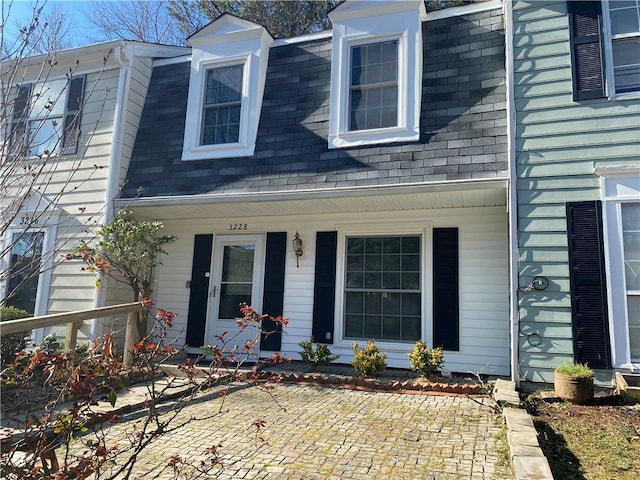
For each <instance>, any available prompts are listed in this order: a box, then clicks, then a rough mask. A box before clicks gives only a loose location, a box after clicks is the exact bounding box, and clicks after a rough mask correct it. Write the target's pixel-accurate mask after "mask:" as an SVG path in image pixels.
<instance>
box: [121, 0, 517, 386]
mask: <svg viewBox="0 0 640 480" xmlns="http://www.w3.org/2000/svg"><path fill="white" fill-rule="evenodd" d="M330 17H331V20H332V22H333V29H332V31H331V32H322V33H319V34H314V35H309V36H304V37H298V38H294V39H285V40H275V41H274V40H273V39H272V38H271V37H270V35H269V33H268V32H267V31H266V30H265V29H264V28H263V27H261V26H260V25H256V24H253V23H250V22H246V21H244V20H241V19H239V18H236V17H233V16H231V15H225V16H223V17H221V18H219V19H217V20H216V21H214V22H213V23H211V24H210V25H208V26H207V27H205V28H204V29H203V30H201V31H199V32H197V33H196V34H194V35H193V36H192V37H191V38H190V39H189V42H190V44H191V46H192V52H191V55H190V56H189V57H187V56H185V57H184V58H182V59H179V58H176V59H172V60H160V61H156V62H155V63H154V67H153V73H152V76H151V83H150V86H149V91H148V94H147V98H146V103H145V106H144V109H143V112H142V117H141V121H140V126H139V129H138V134H137V137H136V143H135V146H134V149H133V154H132V158H131V162H130V165H129V170H128V175H127V184H126V186H125V188H124V190H123V195H122V197H121V199H120V200H119V201H118V203H119V204H120V205H125V204H126V205H127V207H128V208H130V209H132V210H133V211H134V212H135V213H136V214H137V215H139V216H140V217H141V218H149V219H159V220H161V221H163V223H164V225H165V229H164V232H166V233H168V234H173V235H176V236H177V237H178V240H177V242H176V243H175V244H172V245H170V246H169V247H168V249H167V251H168V256H167V257H166V258H165V259H164V260H163V265H162V266H160V267H159V269H158V274H157V283H156V287H155V294H156V296H157V299H158V303H159V304H161V306H162V307H163V308H165V309H169V310H172V311H174V312H176V313H178V315H179V316H178V317H177V318H176V320H175V321H174V327H173V329H174V333H175V335H176V336H177V337H178V338H179V343H180V342H184V343H185V344H186V345H188V348H189V350H190V351H191V352H193V353H196V352H199V351H200V347H201V346H203V345H207V344H214V343H215V341H216V336H218V335H220V334H221V333H222V332H224V331H227V330H229V329H232V328H233V327H234V326H235V322H234V318H235V317H237V316H238V315H239V311H238V304H239V303H240V302H247V303H249V304H251V305H252V306H253V307H254V308H255V309H257V310H258V311H262V312H265V313H269V314H271V315H283V316H285V317H288V318H289V319H290V320H289V325H288V326H287V328H286V331H285V332H284V333H283V334H278V335H270V336H269V337H267V338H264V339H262V341H261V342H260V345H259V349H260V355H261V356H263V357H268V356H270V355H271V354H272V353H273V352H276V351H277V352H281V353H283V354H285V355H286V356H288V357H290V358H292V359H297V358H299V356H298V351H299V350H300V347H299V346H298V343H299V342H300V341H303V340H309V339H310V338H313V339H314V340H315V341H318V342H323V343H328V344H330V347H331V350H332V351H333V352H334V353H335V354H338V355H340V356H341V357H340V360H339V361H341V362H344V363H348V362H349V361H350V360H351V359H352V357H353V352H352V344H353V343H354V342H356V343H359V344H360V345H362V344H363V343H365V342H366V341H367V340H368V339H373V340H375V341H376V344H378V345H379V347H380V348H381V349H382V350H383V351H385V352H386V353H387V355H388V363H389V365H390V366H392V367H408V359H407V353H408V352H409V351H411V350H412V348H413V345H414V343H415V342H416V341H417V340H420V339H422V340H425V341H426V342H427V343H428V344H429V345H443V346H444V348H445V362H446V365H445V368H447V369H449V370H452V371H477V372H480V373H486V374H493V375H510V374H511V369H510V353H509V352H510V340H509V331H510V327H509V325H510V324H509V321H510V313H509V241H508V227H507V223H508V222H507V194H508V192H507V190H508V160H507V130H506V120H507V108H506V89H505V57H504V55H505V53H504V49H505V45H504V26H503V16H502V4H501V2H487V3H485V4H481V5H474V6H470V7H461V8H457V9H451V10H449V11H445V12H438V13H429V14H427V13H426V11H425V5H424V2H422V1H419V0H417V1H408V2H345V3H342V4H340V5H339V6H338V7H336V8H335V9H334V10H333V11H332V12H331V13H330ZM294 239H299V240H301V245H300V243H299V242H297V243H296V245H297V250H298V252H297V253H299V255H296V252H295V251H294V243H293V241H294Z"/></svg>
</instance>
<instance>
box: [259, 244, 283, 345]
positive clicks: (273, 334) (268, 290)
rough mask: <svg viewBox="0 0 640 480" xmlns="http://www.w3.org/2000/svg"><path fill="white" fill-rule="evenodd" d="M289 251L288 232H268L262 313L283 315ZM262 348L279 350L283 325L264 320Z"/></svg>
mask: <svg viewBox="0 0 640 480" xmlns="http://www.w3.org/2000/svg"><path fill="white" fill-rule="evenodd" d="M286 253H287V232H268V233H267V248H266V257H265V269H264V294H263V298H262V313H265V314H269V315H271V316H272V317H277V316H279V315H282V309H283V305H284V271H285V261H286ZM262 330H263V333H262V334H261V338H260V350H270V351H274V352H275V351H278V350H280V348H281V345H282V325H279V324H276V323H274V322H273V320H271V319H269V318H265V319H263V320H262Z"/></svg>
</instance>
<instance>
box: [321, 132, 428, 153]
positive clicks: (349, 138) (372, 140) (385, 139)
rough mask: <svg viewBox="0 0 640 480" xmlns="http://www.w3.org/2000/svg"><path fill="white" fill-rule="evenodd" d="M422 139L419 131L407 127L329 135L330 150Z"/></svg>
mask: <svg viewBox="0 0 640 480" xmlns="http://www.w3.org/2000/svg"><path fill="white" fill-rule="evenodd" d="M419 139H420V132H419V131H418V129H417V128H416V129H414V128H407V127H392V128H380V129H376V130H361V131H357V132H345V133H340V134H337V135H329V148H346V147H359V146H364V145H378V144H381V143H395V142H414V141H418V140H419Z"/></svg>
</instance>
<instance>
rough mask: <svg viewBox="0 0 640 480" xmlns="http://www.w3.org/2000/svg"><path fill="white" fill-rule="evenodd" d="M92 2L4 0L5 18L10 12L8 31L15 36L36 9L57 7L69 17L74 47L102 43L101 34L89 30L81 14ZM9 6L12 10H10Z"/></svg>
mask: <svg viewBox="0 0 640 480" xmlns="http://www.w3.org/2000/svg"><path fill="white" fill-rule="evenodd" d="M90 3H91V1H86V0H85V1H77V0H47V1H43V0H39V1H37V2H36V1H33V0H3V1H2V8H3V17H4V16H6V15H7V14H8V12H9V15H10V17H9V19H8V22H7V30H8V33H9V34H10V35H15V33H16V32H17V31H18V30H17V28H18V27H17V25H18V24H20V25H26V24H28V22H29V21H30V20H31V18H32V17H33V12H34V8H37V7H41V6H43V5H44V9H45V10H46V9H47V8H50V7H51V6H53V5H55V6H57V7H58V8H60V9H61V10H62V12H63V13H64V14H65V15H66V16H67V17H68V19H69V23H70V25H72V31H71V32H70V36H71V38H69V40H70V41H72V42H73V43H74V45H87V44H90V43H95V41H94V40H93V39H97V41H101V39H100V38H98V37H99V36H100V34H99V33H98V32H97V31H95V30H93V29H91V28H87V25H86V22H85V21H84V18H83V16H82V14H81V12H80V11H81V9H82V8H85V7H87V6H88V5H89V4H90ZM9 6H10V7H11V9H10V10H9Z"/></svg>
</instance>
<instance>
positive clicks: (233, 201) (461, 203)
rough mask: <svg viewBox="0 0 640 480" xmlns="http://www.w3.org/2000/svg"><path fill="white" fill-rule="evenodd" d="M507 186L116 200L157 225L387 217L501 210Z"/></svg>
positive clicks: (491, 183)
mask: <svg viewBox="0 0 640 480" xmlns="http://www.w3.org/2000/svg"><path fill="white" fill-rule="evenodd" d="M506 200H507V181H506V180H490V181H477V182H468V181H466V182H460V183H458V182H447V183H431V184H420V185H404V186H390V187H371V188H366V187H364V188H351V189H326V190H314V191H288V192H269V193H233V194H211V195H198V196H175V197H170V196H167V197H154V198H138V199H121V200H117V201H116V206H117V207H127V208H130V209H132V210H134V211H135V212H136V214H137V215H139V216H141V217H144V218H148V219H157V220H172V219H198V218H227V217H266V216H281V215H317V214H332V213H361V212H388V211H403V210H425V209H439V208H462V207H492V206H502V205H506Z"/></svg>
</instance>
